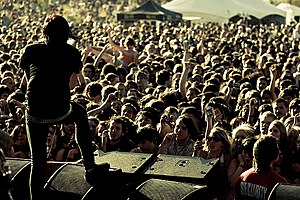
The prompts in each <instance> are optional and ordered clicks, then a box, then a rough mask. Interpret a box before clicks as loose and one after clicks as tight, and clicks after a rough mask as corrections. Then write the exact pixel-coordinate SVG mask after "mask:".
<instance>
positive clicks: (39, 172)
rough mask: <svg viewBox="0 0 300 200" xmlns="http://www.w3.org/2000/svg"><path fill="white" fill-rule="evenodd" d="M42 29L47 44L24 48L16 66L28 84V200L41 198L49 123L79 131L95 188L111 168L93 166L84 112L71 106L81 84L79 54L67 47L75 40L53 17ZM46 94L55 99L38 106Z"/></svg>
mask: <svg viewBox="0 0 300 200" xmlns="http://www.w3.org/2000/svg"><path fill="white" fill-rule="evenodd" d="M42 29H43V34H44V36H45V38H46V41H45V42H43V43H37V44H31V45H28V46H26V47H25V49H24V52H23V54H22V56H21V58H20V63H19V66H20V68H21V69H23V70H24V71H25V73H24V76H26V77H27V78H26V79H27V80H28V83H27V92H26V96H27V103H28V105H27V106H28V110H27V113H26V123H27V124H26V126H27V133H28V140H29V146H30V152H31V158H32V163H31V173H30V184H29V186H30V198H31V200H35V199H41V198H42V194H43V185H44V184H43V182H44V177H45V169H46V160H47V156H46V153H47V152H46V141H47V134H48V129H49V125H50V124H52V123H57V122H60V121H62V120H64V119H66V118H68V117H69V118H72V119H73V120H74V121H75V123H76V125H77V130H78V131H77V134H76V141H77V143H78V145H79V147H80V151H81V155H82V157H83V163H84V166H85V170H86V176H85V177H86V180H87V181H88V182H89V183H91V184H95V183H96V181H97V179H95V177H96V176H99V174H102V175H103V174H104V173H107V172H108V170H109V167H110V166H109V164H108V163H105V164H103V165H96V164H95V161H94V155H93V150H92V139H91V135H89V134H86V133H88V130H89V126H88V120H87V114H86V111H85V109H84V107H82V106H81V105H79V104H77V103H75V102H70V89H72V88H73V87H74V86H76V84H78V83H79V81H80V80H81V81H83V80H82V79H80V78H79V76H78V74H80V69H81V68H82V62H81V56H80V52H79V51H78V50H77V49H76V48H74V47H73V46H71V45H69V44H68V43H67V40H68V38H75V39H76V37H75V36H74V35H73V34H72V32H71V30H70V27H69V24H68V22H67V21H66V19H65V18H64V17H63V16H61V15H57V14H55V13H51V14H49V15H48V16H47V17H46V19H45V22H44V25H43V27H42ZM46 61H47V62H46ZM57 72H59V73H57ZM53 77H55V81H54V82H53V80H52V78H53ZM80 83H82V84H84V83H83V82H80ZM41 85H42V86H43V87H41ZM49 94H51V95H53V94H55V97H56V98H43V102H41V97H48V96H49ZM41 111H43V112H41ZM85 130H86V131H85ZM43 141H44V142H43ZM100 179H101V178H100Z"/></svg>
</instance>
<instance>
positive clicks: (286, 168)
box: [268, 120, 292, 180]
mask: <svg viewBox="0 0 300 200" xmlns="http://www.w3.org/2000/svg"><path fill="white" fill-rule="evenodd" d="M268 135H273V136H274V137H276V138H277V140H278V146H279V151H280V154H279V158H278V160H277V162H274V163H273V168H274V170H275V171H276V172H277V173H278V174H280V175H282V176H284V177H285V178H286V179H288V180H290V178H291V174H290V172H291V170H292V168H291V162H290V158H291V157H292V149H291V147H290V145H289V141H288V135H287V132H286V127H285V126H284V124H283V123H282V122H281V121H280V120H274V121H272V122H271V124H270V126H269V133H268Z"/></svg>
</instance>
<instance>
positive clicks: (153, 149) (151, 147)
mask: <svg viewBox="0 0 300 200" xmlns="http://www.w3.org/2000/svg"><path fill="white" fill-rule="evenodd" d="M159 141H160V137H159V133H158V131H157V130H156V129H155V128H153V127H151V126H147V125H146V126H143V127H141V128H139V129H138V130H137V133H136V144H137V147H135V148H134V149H132V150H131V151H130V152H132V153H151V154H156V153H157V151H158V145H159Z"/></svg>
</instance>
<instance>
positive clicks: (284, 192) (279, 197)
mask: <svg viewBox="0 0 300 200" xmlns="http://www.w3.org/2000/svg"><path fill="white" fill-rule="evenodd" d="M299 199H300V185H296V184H283V183H277V184H276V185H275V186H274V187H273V189H272V191H271V193H270V195H269V198H268V200H299Z"/></svg>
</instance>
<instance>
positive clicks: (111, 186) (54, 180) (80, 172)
mask: <svg viewBox="0 0 300 200" xmlns="http://www.w3.org/2000/svg"><path fill="white" fill-rule="evenodd" d="M84 174H85V170H84V167H83V165H82V164H75V163H66V164H65V165H63V166H61V167H60V168H59V169H58V170H57V171H56V172H55V173H53V175H52V176H51V177H50V178H49V180H48V182H47V183H46V184H45V191H46V194H47V197H48V198H47V199H52V200H53V199H64V200H94V199H97V198H103V197H104V196H106V197H107V198H105V199H108V200H121V199H125V197H126V193H125V189H126V188H125V181H124V179H123V176H122V171H121V170H119V169H111V170H110V172H109V175H108V176H107V177H103V179H102V180H99V185H97V186H96V187H93V186H91V185H90V184H89V183H88V182H86V180H85V179H84Z"/></svg>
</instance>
